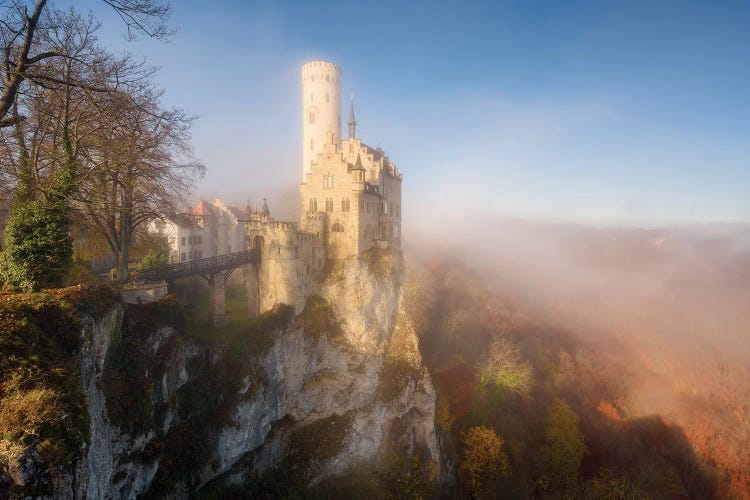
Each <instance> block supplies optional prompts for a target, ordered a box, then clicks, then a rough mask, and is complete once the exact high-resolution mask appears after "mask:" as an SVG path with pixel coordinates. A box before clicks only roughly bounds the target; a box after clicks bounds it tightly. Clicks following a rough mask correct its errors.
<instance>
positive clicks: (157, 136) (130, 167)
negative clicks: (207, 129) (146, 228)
mask: <svg viewBox="0 0 750 500" xmlns="http://www.w3.org/2000/svg"><path fill="white" fill-rule="evenodd" d="M112 97H113V101H117V102H112V103H111V105H110V109H112V110H113V111H114V113H113V116H112V117H111V118H112V121H111V122H110V123H109V124H108V125H107V126H106V127H103V128H102V129H100V130H99V131H98V132H97V133H96V137H97V144H96V146H95V147H93V148H91V149H90V153H91V154H90V155H89V156H88V158H87V162H88V163H89V165H90V171H89V173H88V175H87V176H85V178H84V180H83V183H82V187H81V190H80V192H79V197H78V200H77V203H76V205H77V207H78V208H79V209H80V211H81V215H82V219H81V222H83V223H84V224H86V225H87V226H88V228H89V229H90V230H91V231H94V232H96V233H97V234H100V235H102V236H104V238H105V239H106V241H107V244H108V245H109V248H110V249H111V250H112V252H113V253H114V254H115V256H116V258H117V266H118V277H119V278H120V279H121V280H125V279H127V276H128V268H127V265H128V260H129V256H130V248H131V246H132V244H133V242H134V238H135V234H136V231H137V230H138V229H139V227H141V226H142V225H144V224H145V223H146V222H148V221H149V220H153V219H158V218H161V217H163V214H165V213H174V212H177V211H179V208H180V203H181V201H182V200H184V198H185V195H186V194H187V193H188V192H189V190H190V188H191V187H192V185H193V182H194V180H195V179H196V178H197V177H199V176H201V175H203V172H204V167H203V165H201V164H200V163H198V162H197V161H195V159H194V158H193V156H192V150H191V148H190V145H189V139H190V135H189V128H190V125H191V123H192V120H193V117H191V116H188V115H186V114H185V113H184V112H182V111H181V110H169V111H167V110H163V109H161V108H160V107H159V104H158V99H159V95H158V93H153V92H146V93H145V94H143V95H141V96H139V97H138V98H137V100H136V102H133V101H132V100H131V99H129V98H122V97H121V96H114V95H113V96H112ZM130 97H132V96H130Z"/></svg>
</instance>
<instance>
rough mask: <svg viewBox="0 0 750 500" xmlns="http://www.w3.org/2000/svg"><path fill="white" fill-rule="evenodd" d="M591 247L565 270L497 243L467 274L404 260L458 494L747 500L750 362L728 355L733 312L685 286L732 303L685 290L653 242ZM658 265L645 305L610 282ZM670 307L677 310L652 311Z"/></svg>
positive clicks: (457, 265)
mask: <svg viewBox="0 0 750 500" xmlns="http://www.w3.org/2000/svg"><path fill="white" fill-rule="evenodd" d="M589 236H590V235H589ZM652 236H653V235H652ZM555 241H556V244H558V243H559V242H560V239H559V238H558V239H557V240H555ZM596 241H597V240H596V239H595V238H590V237H589V238H588V239H587V240H586V243H588V244H578V243H577V244H575V245H571V246H570V248H574V249H575V250H576V252H577V256H576V258H577V259H578V260H577V261H576V260H575V259H573V260H567V261H566V265H567V267H566V269H565V273H563V272H562V271H561V269H562V268H560V267H553V266H552V265H551V264H550V261H549V260H547V261H545V260H543V259H539V260H538V261H537V262H536V265H532V264H530V262H531V260H527V261H521V260H519V259H513V258H507V257H508V255H509V254H508V252H507V249H506V252H505V253H504V254H503V255H502V257H497V258H496V259H494V260H492V259H489V258H488V259H484V260H474V261H473V263H471V264H468V263H467V262H465V261H462V260H460V259H459V258H455V257H446V255H447V253H445V252H442V251H440V250H432V251H430V252H421V253H420V252H417V253H416V254H415V255H413V256H412V258H411V259H409V260H408V261H407V280H406V283H405V286H404V306H405V308H406V310H407V312H408V314H409V315H410V316H411V317H412V318H413V321H414V327H415V328H416V330H417V332H418V335H419V339H420V350H421V351H422V353H423V356H424V359H425V361H426V362H427V364H428V366H429V367H430V371H431V374H432V376H433V380H434V383H435V387H436V392H437V410H436V427H437V432H438V435H439V437H440V439H441V444H442V448H443V452H444V454H445V456H446V458H447V460H449V461H450V462H452V464H453V465H454V466H455V479H456V482H457V489H456V495H458V496H460V497H466V498H495V497H496V495H498V494H500V493H501V492H502V496H503V497H511V498H527V497H531V496H535V497H555V498H558V497H560V496H561V495H562V496H565V497H571V498H644V497H651V498H676V497H689V498H716V497H718V498H747V497H748V495H750V474H748V472H747V471H750V458H749V454H748V453H747V450H748V449H750V408H749V407H748V402H749V401H750V383H749V382H748V380H749V377H748V375H750V363H748V360H747V358H745V357H744V356H743V355H742V352H743V351H742V349H740V348H737V349H735V355H734V356H733V355H732V354H731V349H727V347H728V343H727V339H734V343H733V344H732V345H735V344H737V341H738V340H741V337H742V335H743V332H742V330H740V329H736V330H733V329H732V326H733V325H737V324H742V320H743V318H744V316H742V314H746V313H743V312H742V310H741V308H740V309H736V310H735V309H731V308H730V307H729V306H726V307H724V308H723V309H718V308H717V309H711V307H710V306H709V305H708V304H706V305H704V306H703V308H702V307H701V305H700V302H697V303H696V302H694V301H693V300H692V297H694V296H695V295H696V294H697V293H696V288H697V287H704V288H707V287H709V288H710V290H711V292H712V293H717V294H718V293H722V294H723V295H719V296H720V297H721V296H728V295H727V294H728V293H735V297H734V298H742V295H737V290H735V289H733V288H732V287H731V286H729V285H727V283H724V282H721V283H720V280H718V279H713V280H711V279H708V278H707V276H708V275H712V276H714V275H715V274H716V273H713V274H712V273H710V272H706V273H704V274H702V275H701V280H695V279H694V278H695V276H696V273H695V269H696V266H695V265H693V266H692V267H690V268H689V270H690V271H689V272H688V271H686V270H685V269H680V267H679V266H680V265H683V264H684V263H685V262H684V261H681V260H680V259H678V258H674V259H672V260H669V259H668V256H669V255H667V254H666V253H667V251H666V250H664V249H663V248H659V249H657V250H655V251H652V250H649V249H648V245H643V244H642V243H643V242H642V241H640V240H638V241H630V242H628V243H622V242H621V241H620V242H613V241H609V238H600V239H599V241H598V243H597V244H596V245H595V244H593V243H592V242H596ZM557 248H558V249H559V248H560V247H557ZM570 248H569V249H570ZM636 248H640V249H641V252H640V253H639V252H635V249H636ZM614 249H617V252H614V251H613V250H614ZM673 251H674V249H669V252H673ZM499 254H502V250H501V251H500V252H499ZM618 254H619V255H618ZM568 255H570V254H568ZM595 256H598V259H596V258H594V257H595ZM503 257H505V259H504V258H503ZM536 257H537V258H538V257H539V255H538V254H537V255H536ZM705 257H706V256H705V255H703V254H701V255H700V256H699V258H697V259H695V260H693V261H691V262H693V263H694V262H697V261H703V262H704V263H705V261H706V260H707V259H706V258H705ZM566 258H567V257H566ZM662 258H663V259H665V260H664V261H669V262H670V263H671V266H670V268H669V272H668V273H665V275H664V276H660V278H664V277H665V276H667V275H668V276H669V278H668V279H667V278H665V279H664V280H663V282H662V283H664V290H660V291H659V293H658V294H657V293H656V292H655V291H654V288H653V287H652V288H651V289H650V292H651V295H652V296H647V299H644V292H643V289H642V288H638V287H633V286H629V285H628V283H627V282H626V281H625V280H623V279H615V278H614V276H613V275H612V274H611V273H610V271H611V270H612V269H616V270H617V272H618V273H623V275H625V274H628V273H630V275H631V276H632V277H633V279H632V280H631V281H630V282H629V283H630V284H632V283H633V282H636V281H637V279H638V273H644V275H643V278H642V279H643V280H651V279H657V278H655V277H654V275H653V273H652V274H646V273H645V272H644V268H646V267H648V266H649V265H651V264H653V262H660V259H662ZM717 259H718V258H717ZM467 260H469V259H467ZM718 260H720V262H721V263H722V264H727V265H729V264H731V263H733V264H732V265H736V264H737V263H738V262H739V261H738V260H734V261H731V259H726V258H723V257H722V258H721V259H718ZM477 262H478V263H477ZM573 262H578V263H579V264H578V266H579V267H577V268H576V267H575V265H573V264H572V263H573ZM714 263H716V262H714ZM657 267H658V266H657ZM553 269H556V270H557V271H558V273H557V274H555V273H551V274H549V275H548V276H546V279H544V280H543V279H538V281H537V280H536V278H539V273H540V272H541V271H542V270H545V271H552V270H553ZM660 269H662V270H663V269H664V268H663V267H662V268H660ZM712 269H713V268H712ZM577 272H580V273H581V275H586V280H587V283H586V285H585V286H584V285H582V284H581V281H580V276H576V277H575V278H573V277H571V275H575V273H577ZM504 276H505V277H507V279H505V280H504V279H503V277H504ZM714 277H715V276H714ZM595 278H596V279H595ZM691 278H692V282H689V281H690V279H691ZM597 279H598V280H599V281H597ZM592 283H596V284H595V285H594V284H592ZM675 284H678V286H674V287H673V285H675ZM687 285H692V286H687ZM672 287H673V288H672ZM667 289H669V290H671V291H670V292H667V291H666V290H667ZM704 293H705V291H704ZM698 295H699V294H698ZM584 296H585V297H588V299H584V298H582V297H584ZM680 300H683V301H684V305H683V309H684V310H683V313H682V314H680V308H679V307H677V308H671V307H669V306H667V305H665V304H667V303H669V304H673V305H674V304H679V301H680ZM713 300H718V298H717V297H714V299H713ZM729 303H730V301H729V300H726V301H725V304H729ZM648 304H650V305H651V306H650V308H649V307H648ZM644 305H645V306H644ZM704 309H705V310H704ZM730 310H732V311H734V312H735V315H734V316H731V315H730V314H728V312H729V311H730ZM712 311H714V312H721V313H722V314H721V316H717V317H714V318H713V320H712V316H711V313H712ZM738 311H739V312H738ZM670 315H671V316H670ZM670 317H671V322H669V321H666V320H667V319H669V318H670ZM700 319H702V320H705V321H699V320H700ZM711 328H713V329H711ZM680 332H682V337H681V338H680ZM711 339H714V340H713V341H711ZM738 345H741V344H738Z"/></svg>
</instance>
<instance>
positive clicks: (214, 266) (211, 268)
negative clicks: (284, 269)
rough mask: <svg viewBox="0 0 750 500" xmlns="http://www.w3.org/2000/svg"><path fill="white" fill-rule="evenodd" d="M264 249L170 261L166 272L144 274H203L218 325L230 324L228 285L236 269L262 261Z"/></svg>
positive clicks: (146, 275) (158, 276)
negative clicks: (227, 297)
mask: <svg viewBox="0 0 750 500" xmlns="http://www.w3.org/2000/svg"><path fill="white" fill-rule="evenodd" d="M259 252H260V249H259V248H256V249H253V250H245V251H243V252H235V253H228V254H224V255H216V256H214V257H206V258H205V259H197V260H191V261H188V262H177V263H175V264H170V265H169V267H168V269H167V270H164V271H146V272H144V273H141V274H140V277H141V278H143V279H145V280H146V281H147V282H149V281H158V280H168V281H169V280H176V279H180V278H186V277H189V276H200V277H202V278H203V279H205V280H206V282H208V287H209V296H208V297H209V298H208V300H209V306H208V309H209V313H210V315H211V317H212V319H213V323H214V326H216V327H223V326H225V325H226V284H227V281H228V280H229V277H230V276H231V275H232V273H233V272H234V270H235V269H237V268H238V267H240V266H243V265H245V264H257V263H258V262H259V261H260V255H259Z"/></svg>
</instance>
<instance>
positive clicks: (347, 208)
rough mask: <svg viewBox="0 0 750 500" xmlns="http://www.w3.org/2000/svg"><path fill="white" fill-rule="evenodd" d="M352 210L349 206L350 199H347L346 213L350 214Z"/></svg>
mask: <svg viewBox="0 0 750 500" xmlns="http://www.w3.org/2000/svg"><path fill="white" fill-rule="evenodd" d="M350 210H351V206H350V205H349V198H347V199H346V211H347V212H349V211H350Z"/></svg>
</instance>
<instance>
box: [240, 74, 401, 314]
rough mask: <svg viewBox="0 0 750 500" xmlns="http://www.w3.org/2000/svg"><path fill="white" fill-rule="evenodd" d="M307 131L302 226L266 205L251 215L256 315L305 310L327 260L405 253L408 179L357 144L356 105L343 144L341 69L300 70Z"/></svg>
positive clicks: (252, 288)
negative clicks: (372, 252) (279, 306)
mask: <svg viewBox="0 0 750 500" xmlns="http://www.w3.org/2000/svg"><path fill="white" fill-rule="evenodd" d="M302 123H303V131H302V132H303V133H302V137H303V154H302V179H301V183H300V195H301V210H300V222H299V223H295V222H283V221H276V220H273V219H272V218H271V214H270V211H269V210H268V207H267V206H266V205H265V204H264V206H263V208H262V209H261V210H251V209H249V208H248V213H247V219H246V232H247V237H248V247H249V248H250V249H257V251H258V252H259V255H260V262H259V263H257V264H253V265H251V266H252V269H251V272H250V275H251V277H250V279H249V280H248V292H249V300H250V304H251V308H256V310H257V312H263V311H265V310H268V309H270V308H271V307H273V305H275V304H276V303H279V302H282V303H286V304H294V305H296V306H298V307H301V306H300V305H301V304H304V299H305V297H306V295H307V293H308V292H309V285H307V284H308V283H309V282H310V280H309V279H308V276H309V275H310V273H313V272H315V271H320V270H322V269H323V266H324V265H325V263H326V261H328V260H329V259H345V258H348V257H353V256H358V255H360V254H362V253H363V252H365V251H367V250H369V249H370V248H372V247H373V246H379V247H396V248H400V245H401V181H402V175H401V173H399V171H398V170H397V168H396V166H395V165H394V164H393V163H392V162H391V161H390V160H389V159H388V157H387V156H386V155H385V154H384V153H383V151H382V150H381V149H379V148H378V149H374V148H372V147H370V146H368V145H367V144H365V143H363V142H362V141H361V140H360V139H358V138H357V137H356V126H357V123H356V120H355V116H354V103H353V102H352V103H351V105H350V109H349V120H348V123H347V125H348V137H347V138H346V139H342V138H341V73H340V70H339V67H338V66H336V65H335V64H333V63H330V62H326V61H310V62H308V63H306V64H304V65H303V66H302ZM261 290H262V291H263V293H261Z"/></svg>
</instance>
